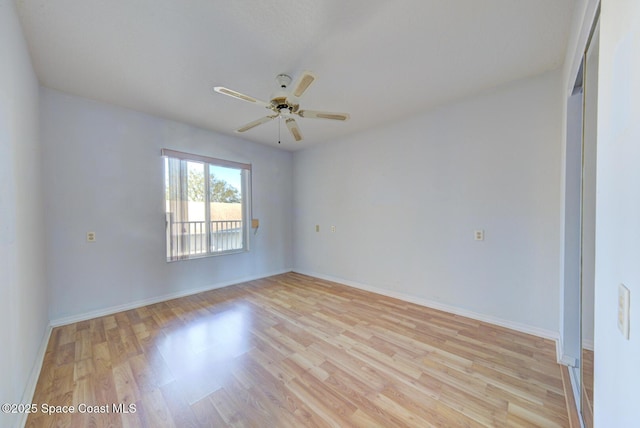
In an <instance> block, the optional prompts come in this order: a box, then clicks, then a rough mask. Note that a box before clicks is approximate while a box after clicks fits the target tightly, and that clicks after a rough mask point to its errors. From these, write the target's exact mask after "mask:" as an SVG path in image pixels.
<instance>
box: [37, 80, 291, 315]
mask: <svg viewBox="0 0 640 428" xmlns="http://www.w3.org/2000/svg"><path fill="white" fill-rule="evenodd" d="M41 118H42V129H41V135H42V140H43V149H44V158H45V159H46V163H45V165H44V177H45V180H46V183H47V185H46V198H45V201H46V206H45V210H46V226H47V237H48V239H47V252H48V254H49V258H48V265H47V267H48V273H49V279H50V287H51V305H50V307H51V309H50V311H51V312H50V315H51V319H52V320H53V322H54V323H56V322H60V321H69V320H71V319H73V318H74V317H77V316H83V315H85V314H88V313H89V314H94V315H95V314H98V313H100V311H102V310H104V309H106V308H113V307H117V306H119V305H124V306H127V305H129V304H131V303H135V302H143V301H148V300H153V299H157V298H160V297H162V296H168V295H176V294H180V293H185V292H188V291H193V290H199V289H204V288H211V287H216V286H220V285H224V284H229V283H233V282H240V281H242V280H244V279H248V278H255V277H260V276H266V275H270V274H273V273H278V272H282V271H288V270H290V269H291V267H292V251H291V250H292V235H291V232H292V229H291V223H292V220H291V212H292V187H291V186H292V185H291V182H292V159H293V157H292V155H291V153H288V152H283V151H278V150H277V149H273V148H269V147H266V146H261V145H256V144H254V143H250V142H246V141H243V140H241V139H237V138H233V137H228V136H225V135H221V134H216V133H213V132H210V131H205V130H202V129H199V128H195V127H192V126H189V125H185V124H181V123H178V122H173V121H169V120H164V119H161V118H158V117H153V116H150V115H146V114H142V113H138V112H134V111H131V110H126V109H123V108H119V107H115V106H110V105H105V104H100V103H97V102H93V101H89V100H86V99H82V98H78V97H74V96H70V95H65V94H62V93H60V92H56V91H53V90H49V89H42V90H41ZM163 147H166V148H170V149H174V150H180V151H185V152H190V153H197V154H201V155H206V156H212V157H218V158H222V159H229V160H233V161H238V162H247V163H251V164H252V165H253V213H254V217H255V218H259V219H260V229H259V230H258V233H257V235H252V236H251V238H252V242H251V251H250V252H248V253H242V254H234V255H225V256H218V257H209V258H204V259H196V260H189V261H181V262H174V263H167V262H166V261H165V254H166V253H165V232H164V214H163V212H164V211H163V198H164V192H163V167H162V165H163V162H162V158H161V157H160V149H161V148H163ZM88 231H94V232H96V235H97V242H95V243H87V242H86V238H85V235H86V232H88Z"/></svg>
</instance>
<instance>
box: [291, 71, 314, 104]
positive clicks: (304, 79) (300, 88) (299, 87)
mask: <svg viewBox="0 0 640 428" xmlns="http://www.w3.org/2000/svg"><path fill="white" fill-rule="evenodd" d="M314 80H316V75H315V74H313V73H312V72H310V71H303V72H302V75H301V76H300V78H299V79H298V81H297V82H296V86H295V89H294V90H293V92H292V93H293V96H294V97H297V98H300V97H301V96H302V94H304V91H306V90H307V88H308V87H309V86H310V85H311V84H312V83H313V81H314Z"/></svg>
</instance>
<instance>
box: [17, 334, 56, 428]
mask: <svg viewBox="0 0 640 428" xmlns="http://www.w3.org/2000/svg"><path fill="white" fill-rule="evenodd" d="M51 330H52V327H51V325H49V326H47V329H46V331H45V333H44V335H43V336H42V341H41V342H40V347H39V348H38V353H37V354H36V359H35V361H34V363H33V367H32V368H31V374H30V375H29V379H28V380H27V385H26V387H25V389H24V393H23V394H22V401H21V403H33V394H35V392H36V385H37V384H38V379H39V378H40V371H41V370H42V365H43V364H44V356H45V354H46V353H47V346H48V345H49V339H50V338H51ZM28 416H29V414H28V413H22V416H21V418H20V423H19V425H18V426H21V427H23V426H25V425H26V423H27V417H28Z"/></svg>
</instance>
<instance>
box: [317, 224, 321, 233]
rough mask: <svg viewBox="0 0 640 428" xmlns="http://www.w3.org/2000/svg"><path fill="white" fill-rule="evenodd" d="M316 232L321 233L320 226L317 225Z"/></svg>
mask: <svg viewBox="0 0 640 428" xmlns="http://www.w3.org/2000/svg"><path fill="white" fill-rule="evenodd" d="M316 232H320V225H319V224H316Z"/></svg>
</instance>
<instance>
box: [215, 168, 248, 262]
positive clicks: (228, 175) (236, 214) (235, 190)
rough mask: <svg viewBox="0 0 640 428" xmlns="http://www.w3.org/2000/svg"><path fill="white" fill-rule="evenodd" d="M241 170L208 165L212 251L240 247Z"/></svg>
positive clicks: (241, 217)
mask: <svg viewBox="0 0 640 428" xmlns="http://www.w3.org/2000/svg"><path fill="white" fill-rule="evenodd" d="M242 190H243V189H242V170H240V169H236V168H227V167H222V166H217V165H209V201H210V209H209V220H210V231H211V240H210V244H211V251H212V252H220V251H229V250H238V249H242V248H243V242H244V236H243V231H244V227H243V215H242V212H243V208H242V202H243V192H242Z"/></svg>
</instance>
